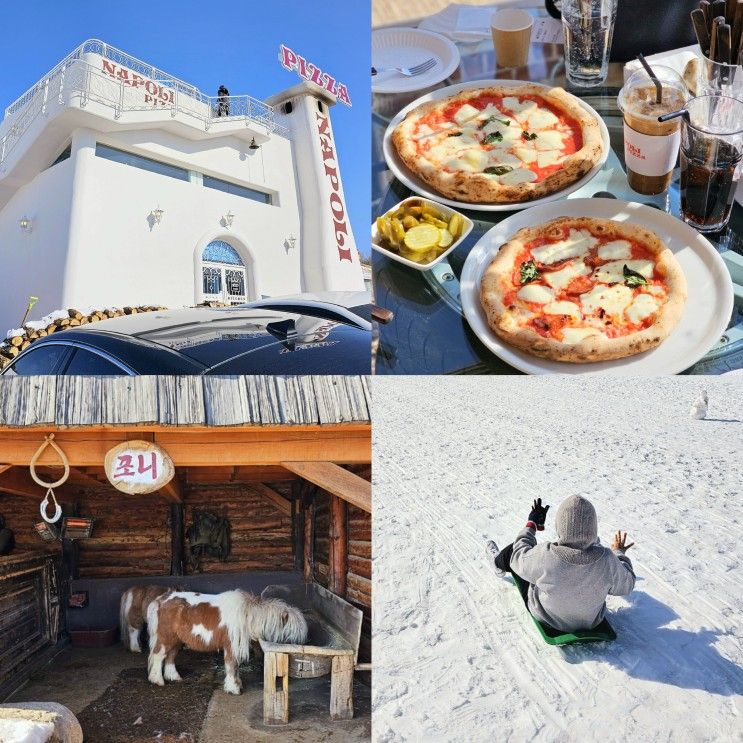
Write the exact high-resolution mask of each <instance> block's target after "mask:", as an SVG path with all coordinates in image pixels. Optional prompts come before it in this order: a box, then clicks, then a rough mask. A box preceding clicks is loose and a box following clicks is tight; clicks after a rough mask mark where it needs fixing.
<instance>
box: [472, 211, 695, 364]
mask: <svg viewBox="0 0 743 743" xmlns="http://www.w3.org/2000/svg"><path fill="white" fill-rule="evenodd" d="M480 301H481V302H482V306H483V308H484V310H485V313H486V315H487V318H488V324H489V325H490V327H491V328H492V329H493V331H494V332H495V333H496V334H497V335H498V336H499V337H500V338H502V339H503V340H504V341H506V342H507V343H510V344H511V345H513V346H516V347H518V348H521V349H523V350H524V351H527V352H529V353H531V354H534V355H535V356H541V357H544V358H548V359H553V360H555V361H575V362H591V361H605V360H608V359H617V358H622V357H625V356H631V355H633V354H636V353H641V352H642V351H647V350H648V349H650V348H654V347H655V346H657V345H658V344H660V343H661V342H663V341H664V340H665V339H666V338H667V337H668V336H669V335H670V333H671V331H672V330H673V328H674V327H675V325H676V323H677V322H678V321H679V319H680V318H681V314H682V312H683V308H684V303H685V301H686V278H685V277H684V274H683V272H682V270H681V267H680V266H679V264H678V262H677V260H676V258H675V257H674V255H673V253H671V251H670V250H669V249H668V248H667V247H666V246H665V245H664V244H663V242H662V241H661V240H660V238H659V237H658V236H657V235H656V234H655V233H653V232H651V231H650V230H647V229H645V228H644V227H640V226H638V225H634V224H630V223H628V222H614V221H612V220H609V219H593V218H589V217H560V218H559V219H554V220H552V221H551V222H547V223H546V224H543V225H538V226H536V227H525V228H524V229H522V230H519V231H518V232H517V233H516V234H515V235H514V236H513V237H512V238H511V239H510V240H509V241H508V242H507V243H505V244H504V245H502V246H501V247H500V250H499V251H498V255H497V256H496V257H495V259H494V260H493V262H492V263H491V264H490V266H489V267H488V268H487V269H486V271H485V273H484V275H483V278H482V283H481V285H480Z"/></svg>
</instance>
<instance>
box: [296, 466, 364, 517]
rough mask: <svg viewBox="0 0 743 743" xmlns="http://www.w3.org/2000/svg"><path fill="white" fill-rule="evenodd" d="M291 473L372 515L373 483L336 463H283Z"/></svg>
mask: <svg viewBox="0 0 743 743" xmlns="http://www.w3.org/2000/svg"><path fill="white" fill-rule="evenodd" d="M281 464H282V466H283V467H286V469H288V470H289V471H290V472H294V474H296V475H299V476H300V477H302V478H304V479H305V480H309V482H311V483H314V484H315V485H317V486H319V487H321V488H322V489H323V490H327V491H328V492H329V493H332V494H333V495H337V496H338V497H339V498H343V500H345V501H347V502H348V503H350V504H351V505H353V506H356V507H357V508H361V509H362V510H363V511H366V512H367V513H371V507H372V499H371V483H370V482H369V481H368V480H364V478H363V477H359V476H358V475H354V474H353V472H349V471H348V470H346V469H343V467H339V466H338V465H337V464H335V463H334V462H282V463H281Z"/></svg>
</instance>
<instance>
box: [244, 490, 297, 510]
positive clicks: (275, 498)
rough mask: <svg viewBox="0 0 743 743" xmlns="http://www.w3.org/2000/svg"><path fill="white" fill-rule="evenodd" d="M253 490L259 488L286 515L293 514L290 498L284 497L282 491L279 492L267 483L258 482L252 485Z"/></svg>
mask: <svg viewBox="0 0 743 743" xmlns="http://www.w3.org/2000/svg"><path fill="white" fill-rule="evenodd" d="M251 487H252V489H253V490H257V491H258V492H259V493H260V494H261V495H262V496H263V497H264V498H267V499H268V500H270V501H271V503H272V504H273V505H274V506H276V508H278V509H279V511H281V513H283V514H284V516H291V515H292V504H291V501H290V500H287V499H286V498H284V496H283V495H281V493H277V492H276V491H275V490H274V489H273V488H272V487H269V486H268V485H266V484H265V483H262V482H257V483H256V484H255V485H252V486H251Z"/></svg>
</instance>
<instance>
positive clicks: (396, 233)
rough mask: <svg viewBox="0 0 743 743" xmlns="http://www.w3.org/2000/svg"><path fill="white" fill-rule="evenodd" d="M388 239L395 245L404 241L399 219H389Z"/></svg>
mask: <svg viewBox="0 0 743 743" xmlns="http://www.w3.org/2000/svg"><path fill="white" fill-rule="evenodd" d="M390 237H391V239H392V242H393V243H394V244H395V245H400V244H401V243H402V242H403V241H404V240H405V228H404V227H403V226H402V222H401V221H400V220H399V219H396V218H395V217H393V218H392V219H390Z"/></svg>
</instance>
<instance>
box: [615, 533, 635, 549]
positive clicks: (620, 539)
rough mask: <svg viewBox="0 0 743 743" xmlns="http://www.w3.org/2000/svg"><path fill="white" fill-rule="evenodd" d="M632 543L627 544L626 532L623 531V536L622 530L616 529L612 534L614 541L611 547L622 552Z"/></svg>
mask: <svg viewBox="0 0 743 743" xmlns="http://www.w3.org/2000/svg"><path fill="white" fill-rule="evenodd" d="M634 544H635V543H634V542H630V543H629V544H627V532H624V536H622V532H621V531H618V532H617V533H616V534H615V535H614V541H613V542H612V543H611V548H612V549H613V550H618V551H619V552H621V553H622V554H624V553H625V552H626V551H627V550H628V549H629V548H630V547H632V546H633V545H634Z"/></svg>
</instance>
